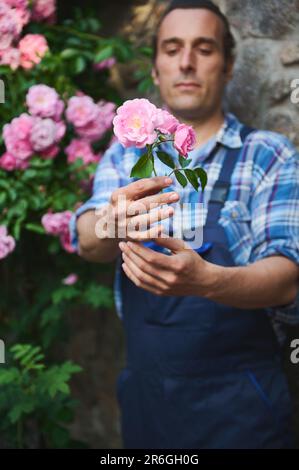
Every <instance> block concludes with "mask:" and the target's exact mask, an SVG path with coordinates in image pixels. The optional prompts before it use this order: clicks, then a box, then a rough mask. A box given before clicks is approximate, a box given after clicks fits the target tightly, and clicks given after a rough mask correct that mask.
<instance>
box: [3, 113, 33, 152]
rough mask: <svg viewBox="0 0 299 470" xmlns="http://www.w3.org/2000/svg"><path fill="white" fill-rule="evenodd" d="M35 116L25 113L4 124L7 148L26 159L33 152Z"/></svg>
mask: <svg viewBox="0 0 299 470" xmlns="http://www.w3.org/2000/svg"><path fill="white" fill-rule="evenodd" d="M33 123H34V118H33V117H32V116H29V114H26V113H23V114H21V115H20V116H19V117H17V118H14V119H13V120H12V121H11V123H10V124H5V125H4V126H3V138H4V142H5V145H6V149H7V150H8V152H9V153H11V154H12V155H14V156H15V157H16V158H18V159H21V160H25V159H27V158H29V157H30V156H31V155H32V153H33V148H32V145H31V142H30V135H31V130H32V126H33Z"/></svg>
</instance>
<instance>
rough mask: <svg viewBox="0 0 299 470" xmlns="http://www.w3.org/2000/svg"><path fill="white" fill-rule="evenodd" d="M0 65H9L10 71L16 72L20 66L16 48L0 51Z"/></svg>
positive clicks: (18, 52) (18, 53)
mask: <svg viewBox="0 0 299 470" xmlns="http://www.w3.org/2000/svg"><path fill="white" fill-rule="evenodd" d="M0 64H1V65H9V66H10V68H11V69H12V70H16V69H17V68H18V67H19V65H20V51H19V49H17V48H16V47H9V48H8V49H4V50H0Z"/></svg>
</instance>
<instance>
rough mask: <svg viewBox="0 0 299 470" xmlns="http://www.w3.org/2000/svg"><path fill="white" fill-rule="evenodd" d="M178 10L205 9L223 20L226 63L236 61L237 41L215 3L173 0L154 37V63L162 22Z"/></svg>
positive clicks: (208, 0) (201, 0) (200, 0)
mask: <svg viewBox="0 0 299 470" xmlns="http://www.w3.org/2000/svg"><path fill="white" fill-rule="evenodd" d="M177 8H183V9H190V8H203V9H205V10H210V11H212V12H213V13H215V15H217V16H218V17H219V18H221V20H222V22H223V25H224V37H223V49H224V58H225V63H227V62H230V61H232V60H233V59H234V50H235V45H236V43H235V39H234V37H233V35H232V32H231V29H230V24H229V21H228V19H227V17H226V16H225V15H224V14H223V13H222V12H221V10H220V9H219V8H218V6H217V5H215V3H213V2H211V1H210V0H172V2H171V3H170V4H169V5H168V7H167V8H166V10H165V11H164V13H163V15H162V17H161V18H160V20H159V23H158V25H157V28H156V32H155V35H154V36H153V42H152V47H153V63H155V62H156V57H157V52H158V34H159V29H160V26H161V23H162V21H163V20H164V18H165V17H166V16H167V15H168V13H170V12H171V11H172V10H176V9H177Z"/></svg>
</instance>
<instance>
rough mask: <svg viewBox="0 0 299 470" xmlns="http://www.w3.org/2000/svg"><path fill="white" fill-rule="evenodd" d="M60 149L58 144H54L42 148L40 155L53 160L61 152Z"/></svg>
mask: <svg viewBox="0 0 299 470" xmlns="http://www.w3.org/2000/svg"><path fill="white" fill-rule="evenodd" d="M59 150H60V149H59V147H58V145H56V144H54V145H51V147H48V148H47V149H45V150H42V151H41V152H40V156H41V157H43V158H45V159H47V160H52V159H53V158H55V157H56V155H57V154H58V153H59Z"/></svg>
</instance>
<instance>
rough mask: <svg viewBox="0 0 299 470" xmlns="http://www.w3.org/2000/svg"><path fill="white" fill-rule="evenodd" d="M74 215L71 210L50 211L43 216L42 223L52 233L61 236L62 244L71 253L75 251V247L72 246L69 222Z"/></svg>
mask: <svg viewBox="0 0 299 470" xmlns="http://www.w3.org/2000/svg"><path fill="white" fill-rule="evenodd" d="M71 217H72V212H71V211H64V212H56V213H52V212H48V213H47V214H44V215H43V217H42V220H41V222H42V225H43V227H44V229H45V230H46V232H47V233H49V234H50V235H56V236H59V239H60V242H61V245H62V246H63V248H64V249H65V250H66V251H68V252H69V253H73V252H74V251H75V249H74V248H73V247H72V246H71V241H70V232H69V222H70V219H71Z"/></svg>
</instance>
